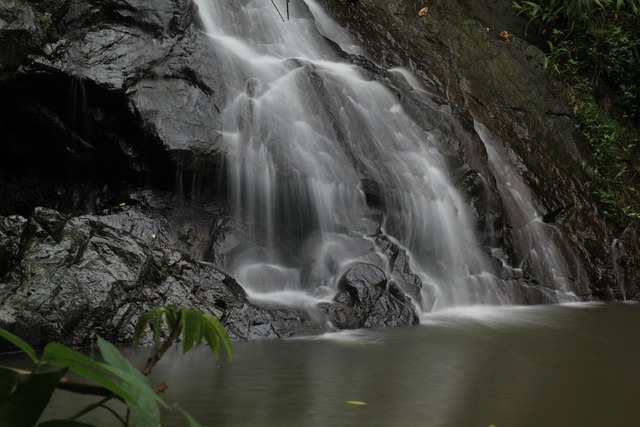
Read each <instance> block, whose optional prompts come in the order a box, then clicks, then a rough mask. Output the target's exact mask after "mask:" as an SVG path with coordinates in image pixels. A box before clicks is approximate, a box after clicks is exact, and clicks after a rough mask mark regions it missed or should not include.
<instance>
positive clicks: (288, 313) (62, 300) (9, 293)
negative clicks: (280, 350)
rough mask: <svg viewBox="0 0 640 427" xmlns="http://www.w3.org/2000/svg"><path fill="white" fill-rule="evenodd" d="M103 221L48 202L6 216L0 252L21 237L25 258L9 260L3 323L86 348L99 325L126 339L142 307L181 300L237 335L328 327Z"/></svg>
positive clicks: (0, 299) (2, 287)
mask: <svg viewBox="0 0 640 427" xmlns="http://www.w3.org/2000/svg"><path fill="white" fill-rule="evenodd" d="M107 222H109V223H113V222H114V219H113V218H109V219H108V221H107ZM107 222H104V221H102V219H101V218H100V217H99V216H96V215H86V216H79V217H74V218H70V219H66V218H65V217H64V216H62V215H60V214H59V213H58V212H56V211H54V210H51V209H45V208H40V209H37V210H36V211H35V212H34V214H33V215H32V216H31V217H30V218H29V220H28V222H27V224H26V226H25V225H24V220H21V219H20V218H10V219H7V218H5V219H3V221H2V225H3V227H2V234H0V236H2V237H3V241H7V242H8V244H7V246H3V252H2V253H3V254H5V253H7V251H9V252H10V251H11V250H13V251H14V252H15V248H16V242H17V241H18V239H19V240H20V241H21V244H20V249H19V252H20V253H19V256H20V259H19V263H15V262H13V263H12V262H8V263H5V266H6V269H7V272H6V274H4V275H3V276H2V277H1V278H0V307H1V308H0V327H3V328H5V329H8V330H9V331H11V332H13V333H16V334H18V335H20V336H22V337H25V338H26V339H28V340H29V341H30V342H31V343H32V344H34V345H36V346H41V345H43V344H44V343H46V342H48V341H58V342H61V343H64V344H67V345H72V346H85V345H89V344H90V343H91V342H92V340H93V338H94V334H95V333H98V334H100V335H101V336H103V337H104V338H106V339H109V340H110V341H112V342H115V343H121V344H125V343H130V342H131V339H132V333H133V327H134V324H135V322H136V321H137V319H138V318H139V317H140V315H141V314H142V313H143V312H144V311H145V310H147V309H149V308H152V307H156V306H161V305H166V304H176V305H186V306H191V307H195V308H198V309H200V310H202V311H205V312H208V313H211V314H213V315H215V316H216V317H218V318H220V319H221V321H222V322H223V324H224V325H225V327H226V329H227V330H228V332H229V335H230V336H231V337H232V338H233V339H257V338H277V337H283V336H293V335H301V334H311V333H315V334H317V333H319V332H321V331H322V330H323V327H324V326H323V325H322V323H321V322H320V321H319V320H318V319H315V318H313V316H311V315H309V313H306V312H304V311H302V310H299V309H294V308H289V307H266V308H264V307H260V306H258V305H256V304H253V303H251V302H250V301H249V300H247V298H246V294H245V293H244V291H243V289H242V288H241V287H240V286H239V285H238V284H237V283H236V282H235V280H233V279H232V278H230V277H229V276H226V275H225V274H223V273H221V272H220V271H218V270H216V269H215V268H214V267H213V266H211V265H208V264H205V263H198V262H195V261H194V260H192V259H191V258H189V257H188V256H186V255H184V254H182V253H180V252H177V251H175V250H170V249H159V248H155V247H153V246H151V245H148V244H146V243H144V242H143V241H142V240H140V239H138V238H136V237H134V236H133V235H132V234H130V233H129V232H127V231H121V230H117V229H115V228H113V227H111V226H110V225H108V224H107ZM21 231H22V234H21V235H20V236H18V235H17V234H19V233H20V232H21ZM13 256H14V254H13V253H10V257H9V259H10V261H11V260H12V259H13V258H12V257H13Z"/></svg>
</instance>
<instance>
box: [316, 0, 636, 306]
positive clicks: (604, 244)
mask: <svg viewBox="0 0 640 427" xmlns="http://www.w3.org/2000/svg"><path fill="white" fill-rule="evenodd" d="M321 3H322V4H323V5H324V6H325V7H326V8H327V10H328V12H329V14H330V15H332V16H333V17H334V19H336V20H337V21H338V22H339V23H340V24H341V25H343V26H345V27H346V28H347V29H349V30H350V32H351V33H352V34H353V35H354V37H355V39H356V40H357V42H358V44H359V45H360V46H362V47H363V48H364V49H365V50H366V51H367V53H368V54H369V55H370V57H371V58H372V59H373V60H374V61H375V62H376V63H377V64H379V65H380V66H382V67H385V68H392V67H398V66H400V67H406V68H408V69H409V70H410V71H411V72H412V73H413V74H414V75H415V76H416V77H417V78H418V80H419V81H420V83H421V84H422V85H424V87H425V88H426V90H427V91H428V92H430V93H431V94H432V95H433V99H440V101H439V103H440V106H439V107H438V110H439V111H445V110H446V111H448V112H449V113H450V114H452V115H454V116H455V117H456V118H457V119H458V123H459V125H457V127H456V128H454V129H451V130H450V131H451V132H449V133H448V134H449V135H451V134H453V138H451V137H450V144H451V146H452V152H454V153H456V154H455V156H452V157H451V162H450V163H451V165H450V168H451V171H452V172H451V174H452V180H453V181H454V182H456V183H457V185H458V187H459V188H460V189H461V190H462V192H463V194H464V195H465V196H466V199H467V201H468V203H469V205H470V207H471V209H472V212H473V213H474V214H475V216H476V222H477V224H478V226H479V227H478V231H477V234H478V240H479V241H480V242H482V243H483V244H484V245H487V246H491V245H496V244H497V245H499V246H500V247H501V248H502V250H504V251H505V254H506V256H507V259H509V260H510V261H512V262H514V263H515V264H514V266H516V267H517V263H518V260H522V259H523V258H525V257H526V254H523V253H518V250H517V249H516V248H515V247H514V246H513V245H512V244H511V243H512V242H513V236H512V235H511V234H512V230H511V229H509V215H510V213H509V212H508V211H507V210H505V206H504V204H503V201H502V200H501V198H500V196H499V195H498V192H497V190H496V184H495V177H494V173H493V171H492V169H491V166H490V165H489V163H488V161H487V153H486V151H485V148H484V146H483V143H482V141H481V139H480V138H479V135H478V134H477V133H476V132H475V131H474V122H480V123H482V124H483V125H484V126H485V127H486V128H488V129H489V130H490V131H491V132H492V133H493V134H494V135H495V136H496V137H497V139H499V140H500V142H501V144H504V146H505V148H506V150H507V151H508V153H509V154H510V156H511V158H510V161H511V162H512V164H514V165H516V167H517V168H518V173H519V174H520V175H521V176H522V178H523V180H524V181H525V182H526V183H527V185H528V186H529V187H530V188H531V189H532V191H533V196H534V203H535V204H536V205H537V208H538V209H539V210H540V211H541V212H542V214H546V213H548V212H553V211H554V210H556V209H558V208H559V207H563V206H571V208H570V209H566V210H565V212H564V214H563V215H562V217H560V218H559V219H558V221H557V222H556V223H555V226H556V227H557V229H558V232H559V233H562V234H563V236H564V240H565V241H566V242H568V243H567V246H568V248H569V249H568V250H567V251H566V252H567V253H571V254H572V255H570V256H568V257H569V258H570V259H572V261H571V262H570V268H572V269H574V270H573V271H572V272H571V275H572V278H573V279H574V280H575V282H576V287H577V288H578V289H577V293H579V296H580V297H582V298H585V299H589V298H596V299H611V298H618V297H619V296H620V295H614V294H613V293H611V292H608V291H607V290H608V289H615V288H616V284H615V281H614V279H613V276H614V275H613V274H612V268H611V264H610V245H611V242H612V241H613V240H614V237H615V233H614V230H612V227H611V226H610V225H609V224H607V223H605V221H604V220H603V219H602V215H601V214H599V213H598V208H597V205H596V203H595V202H594V200H593V198H592V196H591V195H590V192H589V191H588V189H586V188H584V186H583V184H582V183H583V182H586V181H587V178H586V177H585V176H584V175H583V172H582V171H581V169H580V164H581V161H582V160H583V159H585V157H584V156H585V154H584V152H583V149H582V148H581V145H580V140H579V138H578V137H577V136H576V135H575V134H574V132H573V128H574V124H573V119H572V112H571V108H570V107H569V106H568V104H567V102H565V101H564V100H563V87H562V85H561V84H559V83H558V82H552V81H550V80H549V78H548V77H547V76H546V74H545V73H544V71H543V70H542V58H543V55H542V52H541V51H540V50H539V49H538V48H536V47H535V46H533V45H531V44H529V43H528V42H527V41H525V40H523V37H524V25H525V24H526V22H525V21H524V20H523V17H520V16H517V14H516V12H515V11H514V10H513V8H512V6H511V2H509V1H497V2H496V1H488V0H487V1H485V0H481V1H467V0H455V1H449V0H446V1H445V0H438V1H435V2H433V3H430V4H429V11H428V12H427V14H426V15H425V16H423V17H421V18H420V17H418V16H417V12H418V10H419V9H420V7H421V6H420V7H418V6H416V5H415V4H414V3H411V2H401V1H391V2H389V1H380V0H362V1H360V2H359V3H358V7H357V8H354V7H351V6H349V4H347V3H346V2H343V1H340V0H321ZM502 30H507V31H508V32H509V33H511V34H512V35H514V36H513V37H512V42H511V43H503V42H501V40H500V37H499V34H500V32H501V31H502ZM531 42H532V43H535V42H536V40H531ZM403 107H405V110H406V111H407V112H408V113H409V114H411V115H412V116H414V119H415V120H416V123H419V124H420V125H421V126H428V123H425V122H424V119H423V118H421V117H420V113H421V110H422V114H424V111H425V110H426V109H425V108H422V109H415V108H411V107H408V106H406V105H405V104H404V103H403ZM456 156H457V158H455V157H456ZM563 256H565V254H563ZM630 280H634V281H635V283H638V282H639V281H640V277H638V276H636V277H635V278H634V279H630ZM525 287H526V286H525ZM523 291H526V289H524V290H523ZM525 293H526V292H525ZM533 300H535V298H533Z"/></svg>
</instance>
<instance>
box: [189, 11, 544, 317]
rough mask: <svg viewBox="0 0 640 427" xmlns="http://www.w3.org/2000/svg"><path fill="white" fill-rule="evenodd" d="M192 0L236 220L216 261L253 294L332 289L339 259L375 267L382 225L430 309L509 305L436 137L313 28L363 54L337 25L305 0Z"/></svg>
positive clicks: (398, 75)
mask: <svg viewBox="0 0 640 427" xmlns="http://www.w3.org/2000/svg"><path fill="white" fill-rule="evenodd" d="M196 3H197V4H198V6H199V10H200V16H201V21H202V23H203V27H204V31H205V32H206V34H207V36H208V38H209V39H210V42H211V46H212V48H213V50H214V51H215V54H216V57H217V58H218V61H219V63H220V67H221V70H222V75H223V76H224V93H223V94H222V96H223V98H224V102H225V107H224V109H223V111H222V113H221V114H222V123H223V124H222V126H223V129H221V133H222V135H223V151H224V153H225V158H226V163H225V181H226V183H227V187H228V194H229V197H230V199H231V204H232V211H233V218H234V221H235V227H236V231H235V236H234V239H235V240H234V241H235V242H236V245H235V247H234V249H233V250H232V251H230V252H231V253H232V256H230V257H229V259H228V265H226V267H227V268H228V269H229V270H230V272H231V274H232V275H234V277H236V278H237V279H238V281H239V282H240V283H241V284H242V285H243V286H244V287H246V288H247V289H248V290H249V291H250V293H255V292H259V293H265V292H297V291H300V290H305V291H306V292H307V294H309V295H315V296H317V297H320V298H323V297H326V296H327V295H331V292H332V291H333V288H332V286H333V285H334V284H335V280H336V278H337V277H339V275H340V273H341V272H342V271H343V270H344V268H345V267H346V266H347V265H349V263H350V262H353V261H354V260H362V261H366V262H371V263H378V264H380V265H384V262H385V259H384V258H385V256H384V255H383V254H381V253H379V252H377V251H376V250H375V247H374V245H373V243H372V240H373V239H372V237H371V236H372V235H374V234H375V233H376V232H382V233H384V234H386V235H387V236H389V238H390V239H391V240H392V241H394V242H397V243H398V244H399V245H401V246H402V247H404V248H406V250H407V252H408V253H409V254H410V259H411V266H412V268H413V270H414V271H416V272H418V274H419V275H420V277H421V278H422V281H423V283H424V289H425V291H424V292H427V290H430V292H434V293H435V308H443V307H448V306H452V305H464V304H479V303H498V304H502V303H509V302H510V301H509V297H508V295H505V292H504V290H503V288H504V286H503V285H504V282H503V280H502V279H500V278H498V277H497V275H498V272H497V271H496V266H495V265H496V263H495V262H492V260H490V257H489V255H487V254H486V253H485V252H484V251H483V250H482V248H481V247H480V246H479V244H478V242H477V238H476V235H475V232H474V229H475V228H474V227H475V224H474V221H473V219H472V215H471V213H470V209H469V207H468V206H467V204H466V202H465V201H464V200H463V198H462V196H461V194H460V193H459V192H458V191H457V190H456V189H455V188H454V186H453V185H452V183H451V179H450V177H449V171H448V169H447V161H446V157H445V156H444V155H443V154H442V153H443V152H445V151H446V150H445V147H444V142H443V141H442V140H441V138H440V136H439V134H438V133H437V132H431V131H428V130H425V129H423V128H421V127H420V126H418V125H417V124H416V123H415V122H414V121H413V120H412V119H411V118H410V117H409V115H408V114H406V112H405V111H404V109H403V107H402V105H401V104H400V102H399V100H398V98H397V96H396V95H395V94H394V93H393V92H392V91H391V90H390V89H389V88H388V87H385V86H384V85H383V84H381V83H380V82H378V81H375V80H373V79H371V78H370V77H369V74H368V73H366V72H365V70H363V69H361V68H359V67H358V66H356V65H352V64H350V63H348V62H345V60H344V59H341V58H343V57H344V55H340V54H339V53H340V52H339V50H338V49H336V46H335V45H333V44H331V43H329V42H328V41H327V40H326V38H325V37H324V36H323V35H322V34H321V32H322V33H324V34H326V35H329V36H330V37H331V38H332V39H333V41H334V42H335V43H337V44H338V45H339V46H340V48H341V49H342V50H343V51H345V52H348V53H350V54H354V55H359V54H362V51H361V50H360V49H359V48H358V47H357V46H355V44H354V43H353V41H352V40H351V39H350V37H349V34H348V33H347V32H346V31H345V30H343V29H342V28H340V27H339V26H338V25H337V24H336V23H335V22H333V21H332V20H331V19H330V18H329V17H328V16H327V15H326V14H325V13H324V12H323V11H322V9H321V8H320V7H319V6H318V5H317V4H316V3H314V2H313V0H307V1H306V2H304V3H303V2H302V0H301V1H296V2H291V3H290V6H289V7H290V20H288V21H286V22H283V21H282V19H281V18H280V16H279V15H278V13H277V11H276V10H275V8H274V7H273V5H272V4H271V3H270V2H268V1H264V0H238V1H217V0H196ZM388 72H389V74H390V75H393V76H394V77H393V78H395V79H398V80H402V81H405V83H406V84H407V85H410V84H417V83H416V81H415V79H414V78H413V77H411V76H410V75H409V74H408V73H407V72H406V71H403V70H388ZM367 185H369V186H373V187H374V188H375V191H374V193H376V195H377V196H379V198H380V201H379V203H378V204H377V205H376V204H375V203H374V204H373V205H372V203H371V201H370V200H367V197H368V193H367V190H366V188H365V187H367ZM369 196H370V194H369ZM381 217H382V218H383V219H382V222H380V218H381ZM545 260H546V258H545ZM541 262H544V260H542V261H541ZM426 296H427V295H425V297H426ZM429 298H433V296H429Z"/></svg>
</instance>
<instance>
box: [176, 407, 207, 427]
mask: <svg viewBox="0 0 640 427" xmlns="http://www.w3.org/2000/svg"><path fill="white" fill-rule="evenodd" d="M173 409H175V410H176V411H177V412H178V413H179V414H180V415H182V418H184V420H185V421H186V422H187V426H188V427H202V426H201V425H200V424H199V423H198V422H197V421H196V420H195V419H194V418H193V417H192V416H191V414H190V413H188V412H187V411H185V410H184V409H182V408H181V407H180V406H179V405H178V404H177V403H174V404H173Z"/></svg>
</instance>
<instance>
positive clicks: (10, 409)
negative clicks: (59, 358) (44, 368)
mask: <svg viewBox="0 0 640 427" xmlns="http://www.w3.org/2000/svg"><path fill="white" fill-rule="evenodd" d="M66 373H67V369H60V370H59V371H54V372H47V373H43V374H30V375H24V376H22V375H21V376H20V379H19V380H18V382H17V384H16V386H15V390H13V392H12V393H11V395H10V396H9V398H8V399H6V400H4V401H3V402H1V403H0V421H2V427H33V426H34V425H35V424H36V422H37V421H38V418H40V415H42V411H44V408H45V407H46V406H47V404H49V400H50V399H51V395H52V394H53V392H54V390H55V389H56V386H57V385H58V381H60V378H62V377H63V376H64V374H66Z"/></svg>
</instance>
